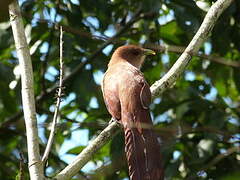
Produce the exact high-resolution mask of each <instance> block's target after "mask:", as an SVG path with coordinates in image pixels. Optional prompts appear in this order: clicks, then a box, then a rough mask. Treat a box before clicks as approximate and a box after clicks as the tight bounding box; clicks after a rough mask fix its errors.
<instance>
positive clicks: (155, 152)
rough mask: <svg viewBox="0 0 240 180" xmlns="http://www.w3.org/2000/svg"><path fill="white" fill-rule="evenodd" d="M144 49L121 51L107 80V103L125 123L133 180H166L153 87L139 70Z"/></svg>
mask: <svg viewBox="0 0 240 180" xmlns="http://www.w3.org/2000/svg"><path fill="white" fill-rule="evenodd" d="M143 59H144V54H143V49H142V48H140V47H137V46H122V47H120V48H118V49H117V50H116V51H115V52H114V54H113V56H112V58H111V61H110V63H109V66H108V70H107V72H106V73H105V76H104V80H103V85H102V87H103V94H104V100H105V103H106V106H107V109H108V111H109V112H110V114H111V115H112V116H113V117H114V118H116V119H118V120H120V121H121V123H122V124H123V126H124V133H125V152H126V157H127V160H128V166H129V176H130V179H131V180H163V179H164V175H163V168H162V159H161V157H160V146H159V143H158V141H157V137H156V135H155V134H154V132H153V129H152V127H153V124H152V120H151V117H150V112H149V108H148V107H149V105H150V103H151V92H150V88H149V85H148V84H147V82H146V81H145V79H144V76H143V74H142V73H141V71H140V70H139V68H140V67H141V65H142V63H143Z"/></svg>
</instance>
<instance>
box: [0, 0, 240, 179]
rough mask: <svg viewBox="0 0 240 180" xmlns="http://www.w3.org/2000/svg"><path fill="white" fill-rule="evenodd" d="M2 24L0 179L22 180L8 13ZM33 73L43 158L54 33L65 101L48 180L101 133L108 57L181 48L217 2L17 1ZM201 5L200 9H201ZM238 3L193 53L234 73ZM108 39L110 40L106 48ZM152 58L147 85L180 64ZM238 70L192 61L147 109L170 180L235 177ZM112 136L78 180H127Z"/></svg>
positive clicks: (53, 77) (168, 56) (239, 32)
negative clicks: (122, 51)
mask: <svg viewBox="0 0 240 180" xmlns="http://www.w3.org/2000/svg"><path fill="white" fill-rule="evenodd" d="M10 2H11V0H8V1H4V2H3V1H2V2H1V14H0V16H1V19H0V20H1V23H0V40H1V43H0V87H1V88H0V159H1V167H4V168H1V170H0V179H5V180H8V179H14V178H15V177H16V175H17V174H18V172H19V169H20V167H22V168H23V169H24V172H25V173H24V176H25V178H26V179H27V178H28V173H27V149H26V135H25V127H24V121H23V118H22V114H21V110H22V106H21V91H20V87H21V85H20V75H19V73H20V69H19V66H18V60H17V57H16V51H15V47H14V41H13V37H12V32H11V27H10V25H9V22H8V13H7V11H6V9H7V6H8V4H9V3H10ZM19 2H20V5H21V10H22V15H23V20H24V24H25V31H26V34H27V39H28V42H29V46H30V51H31V55H32V62H33V69H34V90H35V95H36V99H37V118H38V128H39V140H40V147H41V152H43V150H44V147H45V144H46V140H47V137H48V134H49V127H50V123H51V120H52V117H53V111H54V101H55V98H54V93H55V88H54V87H55V86H56V84H57V81H58V74H59V70H58V69H59V65H58V63H59V31H58V27H59V25H63V29H64V30H65V33H64V66H65V68H64V71H65V76H66V77H67V78H66V81H65V82H64V83H65V87H66V88H65V96H64V98H63V102H62V105H61V120H60V123H59V124H58V130H57V134H56V138H55V142H54V146H53V148H52V151H51V154H50V157H49V161H48V165H47V168H46V172H45V173H46V175H47V176H53V175H54V174H56V173H57V172H59V171H60V170H61V169H62V168H64V167H65V166H66V164H67V163H69V162H70V161H71V160H72V159H73V158H74V156H75V155H76V154H78V153H79V152H81V150H82V149H83V148H84V147H85V146H86V145H87V144H88V142H89V140H90V139H92V138H94V137H96V135H97V134H98V133H99V132H101V131H102V130H103V129H104V127H106V126H107V124H108V121H109V119H110V116H109V114H108V112H107V111H106V108H105V105H104V102H103V99H102V94H101V90H100V82H101V78H102V76H103V73H104V71H105V70H106V68H107V63H108V61H109V59H110V56H111V54H112V52H113V51H114V49H116V48H117V47H118V46H120V45H122V44H125V43H131V44H139V43H153V44H168V45H169V46H171V45H177V46H187V44H188V43H189V41H190V40H191V38H192V37H193V35H194V34H195V32H196V31H197V29H198V28H199V26H200V24H201V22H202V20H203V18H204V16H205V14H206V10H207V8H208V7H209V6H211V4H212V3H213V2H214V1H211V0H202V1H193V0H188V1H177V0H158V1H156V0H142V1H138V0H105V1H103V0H87V1H84V0H57V1H54V0H38V1H36V0H21V1H19ZM203 5H204V6H203ZM239 19H240V2H238V1H235V2H234V3H233V4H232V5H231V6H230V7H229V8H228V9H227V10H226V11H225V12H224V14H223V15H222V16H221V17H220V19H219V20H218V22H217V24H216V26H215V27H214V29H213V32H212V34H211V37H209V38H208V39H207V42H206V43H205V44H204V45H203V46H202V47H201V50H200V52H201V53H202V54H206V55H215V56H220V57H223V58H225V59H224V61H226V62H229V61H231V62H232V61H233V62H235V63H238V65H239V63H240V62H239V59H240V53H239V50H240V21H239ZM109 37H113V39H112V40H109ZM178 56H179V54H176V53H172V52H168V51H165V52H162V53H158V55H156V56H155V57H152V58H151V60H147V61H146V63H145V64H144V66H143V68H142V70H143V72H144V74H145V77H146V79H147V81H148V82H149V83H150V84H152V83H154V82H155V81H156V80H158V79H159V78H160V77H162V76H163V75H164V74H165V73H166V72H167V71H168V69H169V68H170V67H171V66H172V65H173V63H174V62H175V61H176V59H177V58H178ZM239 67H240V66H238V67H232V66H229V65H223V64H221V63H216V62H212V61H209V60H207V59H203V58H199V57H193V59H192V61H191V63H190V64H189V66H188V68H187V70H186V71H185V73H184V74H183V75H182V77H181V78H180V79H178V81H177V82H176V84H175V86H174V87H173V88H171V89H169V90H167V91H166V92H165V93H164V94H163V95H162V96H161V97H159V98H156V99H155V100H153V104H152V105H151V111H152V117H153V121H154V124H155V127H156V130H157V132H158V134H159V136H160V137H161V138H162V152H163V159H164V168H165V170H166V178H167V179H222V180H230V179H231V180H234V179H238V178H239V177H240V172H239V169H240V162H239V160H240V154H239V143H240V142H239V138H240V133H239V132H240V131H239V130H240V129H239V123H240V121H239V117H240V104H239V100H240V97H239V91H240V71H239ZM123 149H124V147H123V134H122V132H119V133H118V134H117V135H116V136H115V137H113V139H112V140H111V141H110V142H109V143H108V144H107V145H105V146H104V147H103V148H102V149H101V150H100V151H99V152H98V153H96V154H95V155H94V157H93V158H92V160H91V162H89V163H88V164H87V165H86V166H85V167H84V168H83V169H82V170H81V171H80V172H79V174H78V175H77V176H75V179H100V180H101V179H102V180H103V179H107V180H111V179H113V180H117V179H119V180H120V179H128V171H127V165H126V160H125V156H124V151H123Z"/></svg>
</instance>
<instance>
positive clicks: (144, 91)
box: [140, 80, 151, 109]
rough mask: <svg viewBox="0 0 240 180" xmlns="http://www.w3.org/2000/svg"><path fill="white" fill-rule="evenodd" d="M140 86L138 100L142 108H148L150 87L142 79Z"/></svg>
mask: <svg viewBox="0 0 240 180" xmlns="http://www.w3.org/2000/svg"><path fill="white" fill-rule="evenodd" d="M141 84H142V88H141V91H140V101H141V104H142V108H143V109H148V108H149V105H150V103H151V91H150V87H149V85H148V84H147V82H146V81H145V80H143V81H142V83H141Z"/></svg>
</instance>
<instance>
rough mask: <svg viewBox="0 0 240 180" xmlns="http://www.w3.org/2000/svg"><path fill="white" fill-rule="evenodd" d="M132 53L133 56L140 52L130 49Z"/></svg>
mask: <svg viewBox="0 0 240 180" xmlns="http://www.w3.org/2000/svg"><path fill="white" fill-rule="evenodd" d="M132 54H133V55H134V56H138V55H139V54H140V52H139V51H138V50H133V51H132Z"/></svg>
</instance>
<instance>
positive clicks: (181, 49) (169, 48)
mask: <svg viewBox="0 0 240 180" xmlns="http://www.w3.org/2000/svg"><path fill="white" fill-rule="evenodd" d="M143 47H145V48H149V49H152V50H154V51H158V52H166V51H167V52H174V53H179V54H180V53H183V52H184V50H185V49H186V47H183V46H174V45H159V44H144V45H143ZM192 56H197V57H200V58H202V59H207V60H209V61H212V62H216V63H219V64H223V65H227V66H231V67H234V68H239V67H240V63H238V62H235V61H232V60H229V59H225V58H223V57H219V56H213V55H206V54H201V53H199V52H197V53H192Z"/></svg>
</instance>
